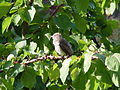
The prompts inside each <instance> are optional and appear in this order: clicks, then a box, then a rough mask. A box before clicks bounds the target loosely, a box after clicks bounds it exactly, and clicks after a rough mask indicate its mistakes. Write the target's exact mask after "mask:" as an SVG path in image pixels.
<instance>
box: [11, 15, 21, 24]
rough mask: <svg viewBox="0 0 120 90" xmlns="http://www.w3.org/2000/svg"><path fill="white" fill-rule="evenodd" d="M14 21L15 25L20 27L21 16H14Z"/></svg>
mask: <svg viewBox="0 0 120 90" xmlns="http://www.w3.org/2000/svg"><path fill="white" fill-rule="evenodd" d="M12 17H13V18H12V21H13V22H14V24H15V25H18V23H19V21H20V19H21V18H20V15H19V14H15V15H13V16H12Z"/></svg>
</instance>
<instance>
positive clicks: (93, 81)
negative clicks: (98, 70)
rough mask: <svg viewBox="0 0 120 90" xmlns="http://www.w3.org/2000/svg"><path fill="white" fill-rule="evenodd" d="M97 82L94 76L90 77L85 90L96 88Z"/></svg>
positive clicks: (96, 89) (95, 89)
mask: <svg viewBox="0 0 120 90" xmlns="http://www.w3.org/2000/svg"><path fill="white" fill-rule="evenodd" d="M98 87H99V83H98V82H97V80H96V78H95V77H90V79H89V80H88V82H87V84H86V89H85V90H98Z"/></svg>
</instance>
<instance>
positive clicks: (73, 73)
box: [70, 67, 80, 81]
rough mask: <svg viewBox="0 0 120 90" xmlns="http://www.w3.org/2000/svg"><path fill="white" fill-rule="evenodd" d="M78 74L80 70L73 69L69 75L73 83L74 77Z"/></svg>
mask: <svg viewBox="0 0 120 90" xmlns="http://www.w3.org/2000/svg"><path fill="white" fill-rule="evenodd" d="M79 73H80V69H79V68H78V67H76V68H74V69H73V70H72V71H71V73H70V76H71V79H72V80H73V81H74V80H75V79H76V77H77V76H78V75H79Z"/></svg>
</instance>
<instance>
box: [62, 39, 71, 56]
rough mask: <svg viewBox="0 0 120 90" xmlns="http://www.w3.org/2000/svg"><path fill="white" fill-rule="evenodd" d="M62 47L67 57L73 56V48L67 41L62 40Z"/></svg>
mask: <svg viewBox="0 0 120 90" xmlns="http://www.w3.org/2000/svg"><path fill="white" fill-rule="evenodd" d="M60 47H61V49H62V50H63V51H64V52H65V53H66V55H72V49H71V46H70V44H69V42H67V41H66V40H65V39H61V40H60Z"/></svg>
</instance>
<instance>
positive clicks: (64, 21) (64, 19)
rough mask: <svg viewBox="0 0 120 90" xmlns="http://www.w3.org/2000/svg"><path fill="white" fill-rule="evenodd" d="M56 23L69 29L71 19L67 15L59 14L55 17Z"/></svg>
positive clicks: (62, 27)
mask: <svg viewBox="0 0 120 90" xmlns="http://www.w3.org/2000/svg"><path fill="white" fill-rule="evenodd" d="M54 23H55V24H56V25H57V26H58V27H59V28H61V29H64V30H67V29H69V27H70V23H71V22H70V20H69V18H68V16H66V15H59V16H57V17H55V18H54Z"/></svg>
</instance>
